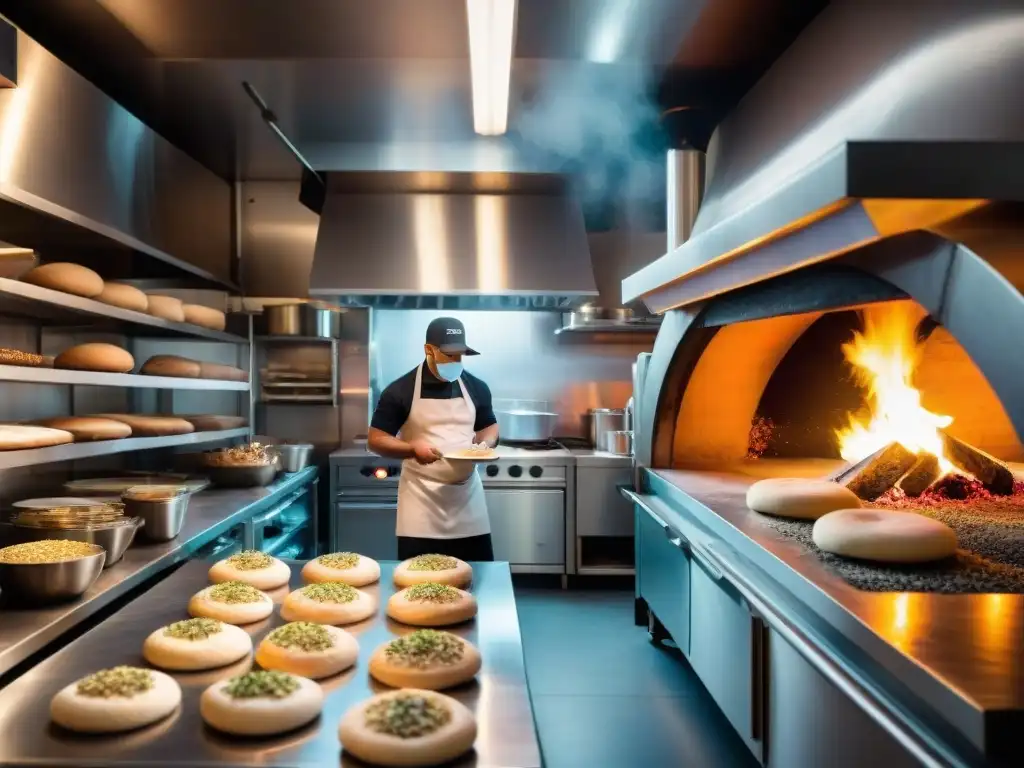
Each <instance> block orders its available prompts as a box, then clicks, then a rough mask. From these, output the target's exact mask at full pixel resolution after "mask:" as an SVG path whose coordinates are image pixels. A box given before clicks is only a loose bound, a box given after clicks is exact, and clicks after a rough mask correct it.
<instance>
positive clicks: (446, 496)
mask: <svg viewBox="0 0 1024 768" xmlns="http://www.w3.org/2000/svg"><path fill="white" fill-rule="evenodd" d="M423 365H425V363H424V364H421V365H420V368H419V370H418V371H417V372H416V386H415V388H414V389H413V393H412V407H411V408H410V409H409V418H408V419H407V420H406V422H405V424H403V425H402V429H401V432H400V434H401V437H402V439H403V440H405V441H406V442H411V441H413V440H427V441H429V442H430V443H431V444H433V445H434V447H436V448H437V449H438V450H440V451H441V452H442V453H445V452H447V451H450V450H457V449H459V448H467V447H469V445H470V444H471V443H472V442H473V437H474V436H475V435H476V431H475V430H474V429H473V427H474V424H475V422H476V406H475V405H473V399H472V398H471V397H470V396H469V393H468V392H467V391H466V385H465V384H463V383H462V379H461V378H460V379H459V389H461V390H462V397H454V398H451V399H445V400H434V399H423V398H421V397H420V393H421V392H422V384H423ZM490 532H491V524H490V520H488V518H487V503H486V502H485V501H484V485H483V483H482V482H481V481H480V475H479V474H477V472H476V464H474V463H473V462H470V461H455V462H452V461H446V460H445V459H439V460H437V461H435V462H434V463H433V464H420V463H419V462H418V461H416V459H415V458H412V459H406V460H405V461H403V462H402V474H401V475H400V477H399V480H398V529H397V534H398V535H399V536H415V537H417V538H424V539H457V538H462V537H464V536H480V535H482V534H485V533H490Z"/></svg>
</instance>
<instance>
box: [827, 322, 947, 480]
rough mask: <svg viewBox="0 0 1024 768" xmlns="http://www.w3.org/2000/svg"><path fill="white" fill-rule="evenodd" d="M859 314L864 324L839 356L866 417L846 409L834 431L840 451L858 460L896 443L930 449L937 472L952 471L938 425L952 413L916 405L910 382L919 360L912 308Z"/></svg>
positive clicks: (917, 450) (916, 393) (918, 400)
mask: <svg viewBox="0 0 1024 768" xmlns="http://www.w3.org/2000/svg"><path fill="white" fill-rule="evenodd" d="M862 316H863V324H864V329H863V331H857V332H854V335H853V340H852V341H850V342H848V343H847V344H844V345H843V356H844V357H845V358H846V362H847V363H849V364H850V365H851V366H852V368H853V371H854V375H855V377H856V379H857V383H858V384H860V385H861V386H862V387H863V388H864V390H865V392H866V401H867V406H868V416H867V417H866V418H864V417H858V416H856V415H854V414H850V415H849V416H848V424H847V426H846V427H844V428H842V429H839V430H837V431H836V437H838V438H839V452H840V454H841V455H842V457H843V458H844V459H845V460H846V461H849V462H858V461H860V460H861V459H863V458H866V457H867V456H869V455H871V454H872V453H874V452H875V451H877V450H878V449H880V448H884V447H885V446H886V445H888V444H889V443H892V442H898V443H900V444H901V445H903V447H904V448H906V449H907V450H909V451H913V452H914V453H922V452H926V453H931V454H934V455H935V456H937V457H938V458H939V466H940V469H941V470H942V472H944V473H945V472H950V471H952V469H953V465H952V464H950V463H949V461H947V460H946V459H945V457H944V456H943V451H942V439H941V437H940V436H939V430H940V429H943V428H945V427H948V426H949V425H950V424H952V423H953V417H952V416H943V415H940V414H937V413H932V412H931V411H929V410H928V409H926V408H925V407H924V406H923V405H921V392H920V391H919V390H918V389H917V388H916V387H914V385H913V383H912V380H913V375H914V370H915V369H916V368H917V364H918V362H919V361H920V359H921V345H920V344H919V343H918V341H917V338H916V336H915V331H916V327H917V322H916V321H917V317H918V315H917V313H916V312H915V311H914V307H913V306H912V305H911V304H910V303H909V302H899V303H894V304H882V305H878V306H874V307H869V308H868V309H866V310H864V312H863V313H862Z"/></svg>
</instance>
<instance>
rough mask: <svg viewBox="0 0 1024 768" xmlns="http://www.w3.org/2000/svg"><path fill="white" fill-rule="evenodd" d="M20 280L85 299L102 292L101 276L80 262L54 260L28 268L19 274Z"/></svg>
mask: <svg viewBox="0 0 1024 768" xmlns="http://www.w3.org/2000/svg"><path fill="white" fill-rule="evenodd" d="M21 280H22V282H25V283H32V285H38V286H40V287H41V288H49V289H51V290H54V291H63V292H64V293H70V294H73V295H75V296H84V297H85V298H87V299H91V298H93V297H94V296H99V295H100V293H102V292H103V278H102V277H100V276H99V274H98V273H97V272H93V271H92V270H91V269H89V268H88V267H83V266H82V265H81V264H71V263H70V262H66V261H55V262H53V263H52V264H42V265H41V266H38V267H35V268H33V269H30V270H29V271H28V272H26V273H25V274H24V275H22V276H21Z"/></svg>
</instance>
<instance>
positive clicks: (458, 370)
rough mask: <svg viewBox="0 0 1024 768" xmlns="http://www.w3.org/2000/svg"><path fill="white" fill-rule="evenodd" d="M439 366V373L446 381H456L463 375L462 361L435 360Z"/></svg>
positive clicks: (437, 366)
mask: <svg viewBox="0 0 1024 768" xmlns="http://www.w3.org/2000/svg"><path fill="white" fill-rule="evenodd" d="M434 367H436V368H437V375H438V376H440V377H441V378H442V379H444V380H445V381H455V380H456V379H457V378H459V376H461V375H462V363H439V362H437V361H436V360H435V361H434Z"/></svg>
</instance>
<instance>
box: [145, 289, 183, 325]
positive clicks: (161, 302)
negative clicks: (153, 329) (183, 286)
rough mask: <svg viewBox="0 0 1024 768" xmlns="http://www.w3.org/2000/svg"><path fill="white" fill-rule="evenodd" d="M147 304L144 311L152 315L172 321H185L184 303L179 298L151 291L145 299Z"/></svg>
mask: <svg viewBox="0 0 1024 768" xmlns="http://www.w3.org/2000/svg"><path fill="white" fill-rule="evenodd" d="M147 301H148V302H149V306H148V308H147V309H146V311H147V312H148V313H149V314H151V315H152V316H153V317H159V318H162V319H164V320H170V321H171V322H172V323H184V322H185V305H184V304H183V303H182V301H181V299H176V298H174V297H173V296H161V295H160V294H155V293H151V294H149V297H148V299H147Z"/></svg>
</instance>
